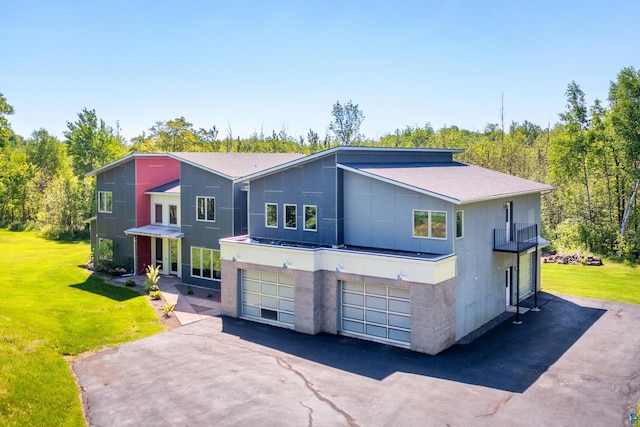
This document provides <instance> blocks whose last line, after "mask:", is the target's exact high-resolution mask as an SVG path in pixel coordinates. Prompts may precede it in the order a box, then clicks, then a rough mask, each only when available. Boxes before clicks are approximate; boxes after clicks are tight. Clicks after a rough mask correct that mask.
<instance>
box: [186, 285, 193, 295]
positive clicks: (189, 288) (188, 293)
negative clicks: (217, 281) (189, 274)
mask: <svg viewBox="0 0 640 427" xmlns="http://www.w3.org/2000/svg"><path fill="white" fill-rule="evenodd" d="M187 295H193V289H191V286H189V287H188V288H187Z"/></svg>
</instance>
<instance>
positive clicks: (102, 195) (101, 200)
mask: <svg viewBox="0 0 640 427" xmlns="http://www.w3.org/2000/svg"><path fill="white" fill-rule="evenodd" d="M107 195H108V196H109V201H110V203H109V204H108V205H109V206H107V200H106V196H107ZM98 212H100V213H112V212H113V193H112V192H111V191H98Z"/></svg>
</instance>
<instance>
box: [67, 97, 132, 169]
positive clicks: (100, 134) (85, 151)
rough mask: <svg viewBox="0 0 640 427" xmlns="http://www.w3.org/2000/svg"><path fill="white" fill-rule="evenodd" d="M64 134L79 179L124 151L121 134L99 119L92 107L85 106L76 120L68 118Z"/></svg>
mask: <svg viewBox="0 0 640 427" xmlns="http://www.w3.org/2000/svg"><path fill="white" fill-rule="evenodd" d="M64 136H65V138H66V143H67V152H68V153H69V156H70V157H71V160H72V164H73V171H74V173H75V175H76V176H77V177H78V178H79V179H82V178H83V177H84V175H85V174H86V173H88V172H91V171H92V170H94V169H97V168H99V167H100V166H104V165H105V164H107V163H109V162H112V161H114V160H116V159H118V158H119V157H122V155H124V154H125V151H126V150H125V146H124V141H123V139H122V137H121V136H120V135H118V134H117V133H115V132H114V131H113V129H112V128H111V127H109V126H107V125H106V124H105V123H104V121H103V120H98V117H97V116H96V112H95V110H87V109H86V108H85V109H83V110H82V112H80V113H78V120H76V121H75V122H67V131H65V132H64Z"/></svg>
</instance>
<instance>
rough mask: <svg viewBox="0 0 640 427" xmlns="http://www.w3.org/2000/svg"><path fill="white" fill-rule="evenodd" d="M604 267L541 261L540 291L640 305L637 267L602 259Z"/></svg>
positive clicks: (639, 269) (639, 276)
mask: <svg viewBox="0 0 640 427" xmlns="http://www.w3.org/2000/svg"><path fill="white" fill-rule="evenodd" d="M604 263H605V264H604V265H603V266H597V267H596V266H583V265H563V264H544V263H543V264H542V265H541V269H540V270H541V275H542V277H541V282H542V290H544V291H547V292H552V293H558V294H564V295H576V296H581V297H588V298H596V299H603V300H609V301H618V302H628V303H632V304H640V268H637V267H636V268H634V267H629V266H626V265H624V264H616V263H612V262H610V261H607V260H605V261H604Z"/></svg>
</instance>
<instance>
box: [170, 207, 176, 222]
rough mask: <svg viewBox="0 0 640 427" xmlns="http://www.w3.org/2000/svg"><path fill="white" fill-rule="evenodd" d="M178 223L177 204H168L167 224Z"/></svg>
mask: <svg viewBox="0 0 640 427" xmlns="http://www.w3.org/2000/svg"><path fill="white" fill-rule="evenodd" d="M177 223H178V206H177V205H169V224H177Z"/></svg>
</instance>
